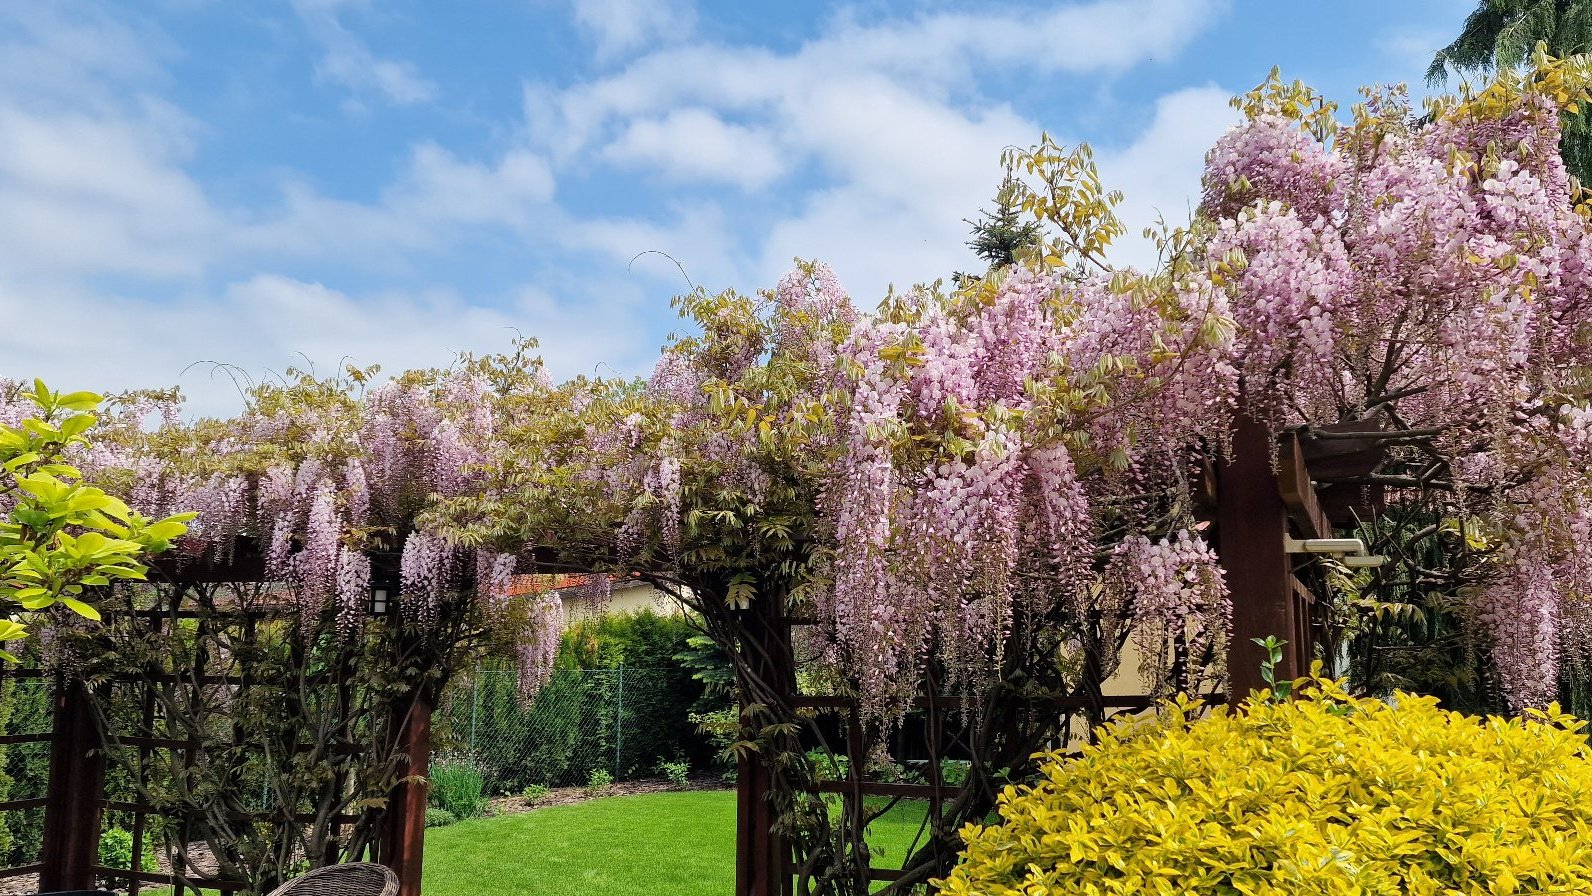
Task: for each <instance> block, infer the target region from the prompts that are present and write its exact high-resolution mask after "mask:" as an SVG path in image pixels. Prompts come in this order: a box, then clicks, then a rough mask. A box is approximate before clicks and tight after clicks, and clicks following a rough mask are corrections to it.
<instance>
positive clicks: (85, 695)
mask: <svg viewBox="0 0 1592 896" xmlns="http://www.w3.org/2000/svg"><path fill="white" fill-rule="evenodd" d="M91 701H92V697H91V696H90V694H89V692H88V687H87V686H86V685H84V684H83V683H82V682H79V681H70V680H66V679H59V680H58V681H57V686H56V688H55V698H54V703H55V705H54V727H53V729H52V737H51V739H50V775H49V783H48V785H47V789H46V796H47V798H48V802H47V803H45V806H44V842H43V844H42V848H41V855H40V863H41V865H42V866H43V867H41V868H40V869H39V890H40V891H41V892H49V891H57V890H92V889H94V888H95V887H94V878H95V874H94V867H95V866H96V865H98V864H99V836H100V812H101V809H102V808H103V805H104V804H103V802H102V800H101V797H102V795H103V790H104V787H105V756H104V754H103V753H102V752H100V736H99V727H98V722H97V721H96V718H95V714H94V706H93V704H92V702H91Z"/></svg>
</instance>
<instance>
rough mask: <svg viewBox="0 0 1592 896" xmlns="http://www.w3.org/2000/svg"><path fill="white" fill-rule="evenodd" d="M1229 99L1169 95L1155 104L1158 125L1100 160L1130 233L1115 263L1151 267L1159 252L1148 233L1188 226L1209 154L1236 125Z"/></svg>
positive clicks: (1207, 93) (1211, 91) (1219, 94)
mask: <svg viewBox="0 0 1592 896" xmlns="http://www.w3.org/2000/svg"><path fill="white" fill-rule="evenodd" d="M1230 98H1231V94H1230V93H1229V92H1228V91H1226V90H1223V89H1221V88H1219V87H1215V86H1205V87H1190V88H1187V89H1184V90H1179V91H1177V92H1175V93H1169V94H1167V95H1165V96H1162V97H1161V98H1159V99H1157V100H1156V102H1155V117H1154V119H1153V120H1151V122H1150V124H1149V126H1148V127H1146V128H1145V129H1144V131H1143V132H1141V133H1140V134H1139V135H1138V136H1137V137H1135V138H1134V140H1133V142H1132V143H1130V144H1128V145H1127V146H1123V147H1121V148H1115V149H1113V148H1107V149H1106V150H1105V151H1103V152H1101V153H1099V154H1098V156H1097V159H1098V161H1099V164H1100V175H1101V179H1102V180H1103V181H1104V183H1105V185H1106V187H1107V188H1108V189H1116V190H1121V191H1122V192H1123V201H1122V204H1121V205H1120V206H1118V207H1117V216H1118V217H1120V218H1121V219H1122V223H1123V224H1124V225H1126V226H1127V229H1128V233H1127V235H1126V236H1125V237H1123V238H1121V239H1119V240H1118V242H1117V244H1116V245H1115V246H1114V247H1113V248H1112V251H1111V260H1112V261H1113V262H1115V263H1117V264H1131V265H1136V266H1138V267H1140V268H1149V267H1151V266H1153V265H1154V263H1155V260H1156V259H1155V246H1154V245H1153V244H1152V243H1150V242H1149V241H1148V240H1145V239H1144V238H1143V236H1142V232H1143V230H1144V228H1146V227H1151V226H1154V225H1155V223H1156V219H1157V218H1164V219H1165V220H1166V223H1167V224H1168V225H1170V226H1173V227H1180V226H1182V225H1184V224H1187V223H1188V221H1189V218H1190V217H1191V215H1192V212H1193V211H1194V209H1195V208H1197V207H1198V206H1199V202H1200V175H1201V174H1202V173H1203V172H1204V170H1205V153H1206V151H1207V150H1209V149H1210V147H1211V146H1212V145H1213V144H1215V143H1216V140H1217V138H1218V137H1220V136H1222V134H1224V133H1226V132H1227V129H1228V128H1230V127H1232V126H1233V125H1235V124H1237V123H1238V113H1237V112H1236V111H1235V110H1234V109H1233V108H1232V106H1230V105H1229V104H1228V100H1229V99H1230Z"/></svg>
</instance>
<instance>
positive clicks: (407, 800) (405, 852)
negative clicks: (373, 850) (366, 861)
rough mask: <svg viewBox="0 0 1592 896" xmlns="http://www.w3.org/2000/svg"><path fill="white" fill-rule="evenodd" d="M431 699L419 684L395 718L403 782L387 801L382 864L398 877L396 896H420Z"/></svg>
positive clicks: (424, 839)
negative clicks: (396, 719) (397, 720)
mask: <svg viewBox="0 0 1592 896" xmlns="http://www.w3.org/2000/svg"><path fill="white" fill-rule="evenodd" d="M431 710H432V700H431V695H430V693H429V692H428V691H427V689H426V688H425V686H424V684H422V685H421V686H420V688H419V690H418V691H417V692H416V693H415V694H414V696H413V698H412V699H410V700H405V701H401V702H400V703H399V704H398V707H397V708H396V709H395V712H396V713H397V714H398V718H399V720H400V721H399V724H400V725H401V726H402V727H401V728H400V729H399V751H400V753H401V754H402V756H403V759H402V760H401V761H402V762H403V768H402V769H401V771H402V774H403V779H402V780H400V781H399V782H398V786H396V787H394V788H393V792H392V798H391V799H389V800H388V801H387V817H386V820H385V823H384V825H383V831H382V844H381V862H382V864H383V865H386V866H387V867H388V868H391V869H392V871H393V874H396V875H397V876H398V896H420V872H421V857H422V855H423V853H424V852H425V846H426V795H427V792H428V791H429V790H430V781H429V780H427V777H428V776H429V775H430V773H431Z"/></svg>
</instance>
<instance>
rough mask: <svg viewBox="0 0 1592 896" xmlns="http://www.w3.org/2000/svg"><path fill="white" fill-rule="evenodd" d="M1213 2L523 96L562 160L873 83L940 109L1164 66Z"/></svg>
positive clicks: (1094, 9) (722, 50)
mask: <svg viewBox="0 0 1592 896" xmlns="http://www.w3.org/2000/svg"><path fill="white" fill-rule="evenodd" d="M1224 5H1225V4H1224V3H1223V2H1222V0H1094V2H1089V3H1073V4H1066V5H1061V6H1058V7H1056V8H1055V9H1053V10H1052V11H1050V12H1048V13H1045V14H1043V15H1041V16H1038V17H1036V16H1034V15H1032V14H1029V13H1027V12H1025V11H1023V10H1007V11H997V10H991V11H989V12H987V13H984V14H981V15H967V14H962V13H948V12H941V13H931V14H924V15H921V16H918V17H917V18H913V19H908V20H901V21H890V22H884V23H877V24H871V25H860V24H858V23H856V22H855V21H852V20H840V21H838V22H837V23H836V24H835V25H834V26H833V27H832V28H831V29H830V30H829V31H828V32H826V33H824V34H823V35H822V36H820V37H817V38H814V39H813V40H810V41H808V42H806V43H804V44H803V45H802V46H801V47H799V48H798V49H797V50H795V51H793V52H791V53H788V54H777V53H773V52H770V51H768V50H766V49H762V48H755V47H721V46H713V45H705V44H696V45H688V46H682V47H671V48H665V49H660V50H658V51H657V52H654V53H651V54H648V55H645V56H642V57H641V58H639V59H636V60H635V61H633V62H632V63H630V64H629V65H628V66H627V67H626V68H624V69H623V70H622V71H620V72H617V73H615V74H613V75H610V76H607V77H603V78H599V79H596V80H593V81H590V82H588V83H585V84H579V85H575V86H573V87H569V88H566V89H558V90H550V89H548V88H546V87H545V86H540V87H539V86H531V87H529V88H528V89H527V94H526V115H527V120H528V122H529V126H530V129H531V132H532V136H533V138H534V139H536V140H538V141H539V142H540V143H541V144H542V145H545V146H547V147H549V148H550V149H551V150H552V151H553V153H554V156H555V158H559V159H567V158H570V157H572V156H573V155H574V154H575V153H577V152H579V151H580V150H581V149H582V148H583V147H585V146H586V145H588V144H589V143H592V142H604V141H605V140H606V138H605V136H604V134H605V131H608V130H611V129H613V128H614V127H615V123H616V122H617V123H618V126H619V127H620V128H623V127H624V126H626V125H627V124H628V122H629V121H630V120H631V119H633V118H635V117H639V116H656V115H658V114H659V111H660V110H668V109H674V108H678V107H681V106H700V107H703V108H708V109H712V110H716V111H720V112H726V113H759V112H761V113H768V112H770V111H774V112H777V107H778V106H779V105H780V104H781V103H783V102H787V101H790V100H793V99H796V98H798V95H799V94H800V92H801V91H803V90H805V89H807V88H808V87H809V86H810V85H811V83H812V82H814V81H815V80H816V81H822V82H831V81H844V80H845V79H848V78H859V77H862V78H865V77H869V76H876V75H877V76H884V77H887V78H890V79H891V80H894V81H897V82H899V83H901V84H903V85H905V86H907V87H909V88H910V89H911V90H912V92H914V93H917V94H919V95H921V96H924V97H929V98H934V99H937V100H940V101H947V99H948V95H949V94H950V93H953V92H961V93H963V94H967V93H970V92H971V89H972V88H973V87H974V86H976V79H975V78H973V77H972V74H971V72H972V71H973V69H974V68H975V67H979V68H985V67H988V68H994V69H1002V70H1020V71H1024V72H1033V73H1056V72H1066V73H1073V74H1081V73H1091V72H1113V71H1121V70H1123V69H1125V68H1127V67H1129V66H1131V65H1134V64H1138V63H1143V62H1145V61H1148V60H1153V59H1156V58H1164V57H1166V56H1168V55H1170V54H1172V53H1174V52H1176V51H1177V50H1178V49H1179V48H1181V47H1182V46H1183V45H1184V44H1185V43H1187V42H1188V41H1189V40H1190V39H1192V38H1193V36H1194V35H1196V34H1197V33H1198V32H1199V30H1200V27H1201V25H1202V24H1205V23H1207V22H1208V21H1210V20H1211V18H1212V17H1213V16H1214V15H1215V14H1216V12H1217V11H1218V10H1219V9H1220V8H1221V7H1222V6H1224Z"/></svg>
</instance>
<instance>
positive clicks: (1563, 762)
mask: <svg viewBox="0 0 1592 896" xmlns="http://www.w3.org/2000/svg"><path fill="white" fill-rule="evenodd" d="M1199 713H1200V710H1199V707H1197V706H1195V705H1193V704H1192V703H1188V702H1176V703H1172V704H1169V705H1168V706H1167V707H1166V708H1165V711H1164V713H1163V714H1162V716H1161V717H1160V718H1158V719H1153V720H1150V719H1144V720H1134V721H1129V722H1124V723H1119V724H1117V725H1115V726H1113V727H1111V728H1110V729H1108V730H1107V731H1106V732H1105V733H1104V735H1103V737H1102V738H1101V741H1100V743H1098V744H1096V745H1094V746H1091V747H1089V748H1087V749H1086V750H1085V751H1084V752H1083V754H1082V755H1081V756H1078V757H1071V758H1069V757H1065V756H1062V755H1059V754H1053V755H1051V756H1049V757H1047V760H1046V763H1045V767H1044V775H1045V778H1044V780H1043V781H1041V782H1040V783H1038V784H1037V785H1035V786H1033V787H1008V788H1006V791H1005V793H1004V794H1003V795H1002V797H1001V806H1000V814H1001V818H1002V822H1001V823H1000V824H999V825H997V826H991V827H980V826H978V825H969V826H968V827H967V828H966V829H964V830H963V832H962V834H963V837H964V839H965V840H966V841H967V849H966V851H965V852H964V853H963V856H962V860H961V863H960V864H959V865H958V866H957V868H956V869H955V871H954V872H953V873H952V874H951V877H950V878H949V879H948V880H947V881H945V882H944V891H943V892H944V893H945V894H947V896H1062V894H1074V893H1076V894H1094V896H1105V894H1130V893H1131V894H1135V896H1139V894H1143V896H1163V894H1164V896H1174V894H1175V896H1184V894H1194V896H1205V894H1213V896H1214V894H1245V896H1284V894H1286V896H1301V894H1310V896H1339V894H1344V896H1348V894H1356V896H1360V894H1364V896H1372V894H1376V896H1384V894H1385V896H1406V894H1409V896H1471V894H1489V896H1505V894H1526V893H1531V894H1538V893H1566V894H1592V750H1589V748H1588V745H1587V741H1586V739H1585V736H1584V735H1583V734H1582V733H1581V728H1582V725H1583V723H1582V722H1580V721H1579V720H1576V719H1574V718H1572V717H1570V716H1567V715H1563V714H1561V713H1560V712H1559V710H1558V708H1557V707H1554V708H1552V709H1550V710H1549V711H1547V712H1543V713H1535V714H1533V715H1532V716H1531V717H1529V718H1526V719H1501V718H1486V719H1481V718H1475V717H1470V716H1464V715H1460V714H1458V713H1453V712H1446V711H1444V710H1441V709H1439V708H1438V707H1437V705H1436V702H1435V701H1434V700H1432V699H1430V698H1427V697H1415V696H1410V695H1407V694H1400V695H1398V696H1397V698H1396V699H1394V700H1393V701H1391V705H1390V704H1389V703H1383V702H1381V701H1378V700H1369V699H1355V698H1351V697H1348V696H1347V695H1345V694H1344V693H1343V692H1342V690H1341V689H1340V688H1339V687H1338V685H1337V684H1336V683H1334V682H1332V681H1325V680H1315V681H1313V682H1312V683H1310V684H1309V685H1307V686H1306V688H1305V693H1304V694H1303V695H1302V697H1301V699H1299V700H1296V701H1292V702H1283V703H1255V702H1251V703H1250V704H1248V705H1247V706H1245V707H1244V708H1243V709H1241V710H1239V711H1237V712H1228V711H1227V710H1226V709H1220V710H1217V711H1216V712H1215V713H1213V714H1211V715H1209V716H1208V717H1206V718H1198V715H1199Z"/></svg>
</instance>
